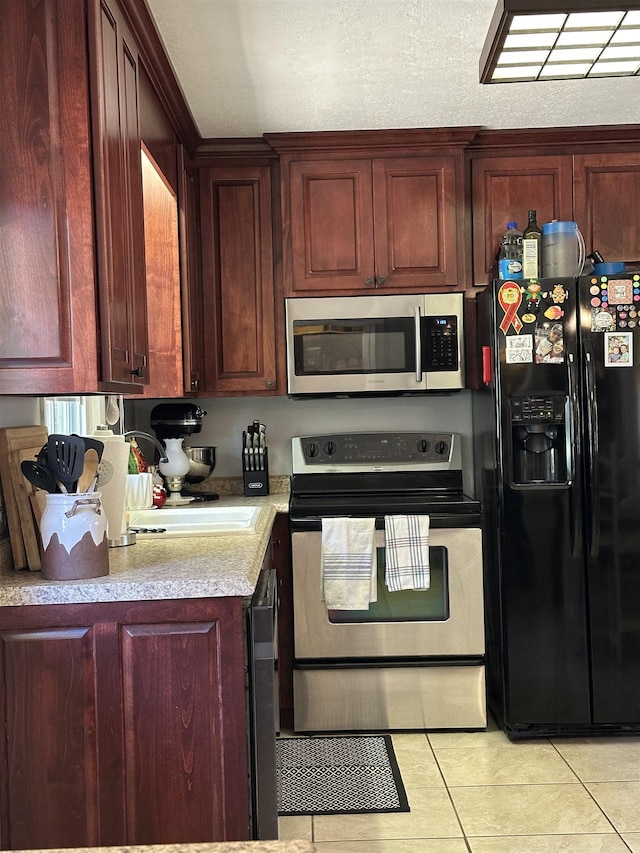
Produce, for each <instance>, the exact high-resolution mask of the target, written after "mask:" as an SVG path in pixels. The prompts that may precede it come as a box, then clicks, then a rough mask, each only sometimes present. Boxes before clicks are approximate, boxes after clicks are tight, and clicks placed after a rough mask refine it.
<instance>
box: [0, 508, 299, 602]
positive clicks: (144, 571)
mask: <svg viewBox="0 0 640 853" xmlns="http://www.w3.org/2000/svg"><path fill="white" fill-rule="evenodd" d="M205 505H206V504H203V503H198V504H196V506H205ZM215 505H217V506H247V505H250V506H260V507H261V509H262V512H261V513H260V518H259V520H258V525H257V528H256V533H255V534H248V533H243V534H217V535H213V536H194V537H192V538H186V537H177V538H173V539H163V540H162V541H157V540H155V539H139V540H138V541H137V542H136V543H135V544H133V545H128V546H125V547H119V548H110V549H109V574H108V575H106V576H105V577H100V578H91V579H87V580H73V581H51V580H45V579H43V578H42V576H41V573H40V572H29V571H19V572H14V571H10V572H7V573H5V574H3V575H2V576H0V606H3V607H8V606H14V605H29V604H76V603H94V602H108V601H136V600H138V601H140V600H145V601H151V600H156V599H174V598H217V597H222V596H240V597H244V596H248V595H251V594H252V593H253V591H254V589H255V585H256V582H257V579H258V574H259V572H260V567H261V565H262V561H263V559H264V555H265V552H266V548H267V545H268V542H269V537H270V535H271V529H272V527H273V522H274V519H275V516H276V513H277V512H288V508H289V495H288V493H284V492H283V493H279V494H271V495H267V496H265V497H251V498H245V497H241V496H225V497H221V498H220V500H219V501H215ZM161 513H162V510H158V516H159V518H160V517H161Z"/></svg>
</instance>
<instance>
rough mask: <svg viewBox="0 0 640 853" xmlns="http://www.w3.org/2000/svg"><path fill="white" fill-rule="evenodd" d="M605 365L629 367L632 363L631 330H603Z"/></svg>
mask: <svg viewBox="0 0 640 853" xmlns="http://www.w3.org/2000/svg"><path fill="white" fill-rule="evenodd" d="M604 363H605V367H631V366H632V365H633V334H632V333H631V332H605V335H604Z"/></svg>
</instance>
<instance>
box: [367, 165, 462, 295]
mask: <svg viewBox="0 0 640 853" xmlns="http://www.w3.org/2000/svg"><path fill="white" fill-rule="evenodd" d="M456 186H457V181H456V158H455V156H454V155H450V156H447V155H441V156H429V157H406V158H402V157H399V158H395V159H386V158H385V159H381V160H374V161H373V198H374V234H375V255H376V259H375V275H376V287H386V288H388V289H392V288H394V289H398V288H401V289H403V290H405V289H408V288H415V289H418V290H425V289H429V288H434V287H435V288H443V287H446V288H447V289H451V288H457V287H458V286H459V285H458V262H457V252H458V246H459V245H461V243H462V242H463V241H461V240H460V230H459V228H458V223H457V193H456Z"/></svg>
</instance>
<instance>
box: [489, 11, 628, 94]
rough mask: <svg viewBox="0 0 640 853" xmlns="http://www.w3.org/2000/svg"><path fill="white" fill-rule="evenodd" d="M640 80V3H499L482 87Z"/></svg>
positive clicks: (491, 29)
mask: <svg viewBox="0 0 640 853" xmlns="http://www.w3.org/2000/svg"><path fill="white" fill-rule="evenodd" d="M632 76H640V1H639V2H627V1H626V0H566V2H563V0H498V5H497V6H496V10H495V12H494V14H493V18H492V19H491V24H490V26H489V33H488V35H487V38H486V40H485V44H484V48H483V50H482V55H481V57H480V82H481V83H514V82H529V81H533V80H567V79H584V78H588V77H632Z"/></svg>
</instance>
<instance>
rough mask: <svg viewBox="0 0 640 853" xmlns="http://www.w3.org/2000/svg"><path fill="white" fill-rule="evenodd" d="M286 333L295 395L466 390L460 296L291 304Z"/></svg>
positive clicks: (306, 300)
mask: <svg viewBox="0 0 640 853" xmlns="http://www.w3.org/2000/svg"><path fill="white" fill-rule="evenodd" d="M286 331H287V392H288V394H290V395H291V396H293V397H299V396H306V395H314V394H315V395H339V396H350V395H358V394H367V395H371V396H372V395H376V394H411V393H422V392H426V391H455V390H459V389H461V388H464V328H463V296H462V294H461V293H426V294H416V295H409V296H405V295H402V296H394V295H389V296H378V295H376V296H373V295H367V296H340V297H333V296H323V297H310V298H307V297H303V298H299V299H287V300H286Z"/></svg>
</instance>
